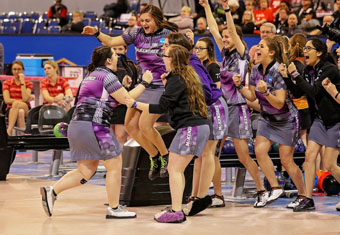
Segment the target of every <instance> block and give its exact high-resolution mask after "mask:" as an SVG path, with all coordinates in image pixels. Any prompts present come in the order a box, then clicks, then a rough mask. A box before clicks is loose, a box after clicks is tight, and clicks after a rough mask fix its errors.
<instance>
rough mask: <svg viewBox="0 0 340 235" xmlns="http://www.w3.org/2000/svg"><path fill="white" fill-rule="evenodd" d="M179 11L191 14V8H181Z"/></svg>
mask: <svg viewBox="0 0 340 235" xmlns="http://www.w3.org/2000/svg"><path fill="white" fill-rule="evenodd" d="M181 11H186V12H189V14H191V8H190V7H188V6H184V7H182V9H181Z"/></svg>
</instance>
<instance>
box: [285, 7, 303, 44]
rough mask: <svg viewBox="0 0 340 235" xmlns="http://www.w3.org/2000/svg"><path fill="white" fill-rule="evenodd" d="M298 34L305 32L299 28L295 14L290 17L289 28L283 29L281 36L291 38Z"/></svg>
mask: <svg viewBox="0 0 340 235" xmlns="http://www.w3.org/2000/svg"><path fill="white" fill-rule="evenodd" d="M296 33H303V30H302V29H301V28H300V27H299V26H298V18H297V15H295V14H294V13H292V14H290V15H289V16H288V27H286V28H285V27H282V28H281V31H280V34H282V35H286V36H287V37H289V38H290V37H291V36H293V35H294V34H296Z"/></svg>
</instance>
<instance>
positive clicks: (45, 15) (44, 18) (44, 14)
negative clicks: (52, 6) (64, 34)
mask: <svg viewBox="0 0 340 235" xmlns="http://www.w3.org/2000/svg"><path fill="white" fill-rule="evenodd" d="M40 17H41V19H43V20H47V19H48V17H47V12H44V13H43V14H42V15H41V16H40Z"/></svg>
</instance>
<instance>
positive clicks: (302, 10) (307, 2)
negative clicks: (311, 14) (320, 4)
mask: <svg viewBox="0 0 340 235" xmlns="http://www.w3.org/2000/svg"><path fill="white" fill-rule="evenodd" d="M309 8H311V9H313V3H312V0H301V7H299V8H298V9H297V10H296V11H295V12H294V13H295V14H296V16H297V17H298V21H299V22H300V21H302V19H304V18H305V15H306V12H307V10H308V9H309Z"/></svg>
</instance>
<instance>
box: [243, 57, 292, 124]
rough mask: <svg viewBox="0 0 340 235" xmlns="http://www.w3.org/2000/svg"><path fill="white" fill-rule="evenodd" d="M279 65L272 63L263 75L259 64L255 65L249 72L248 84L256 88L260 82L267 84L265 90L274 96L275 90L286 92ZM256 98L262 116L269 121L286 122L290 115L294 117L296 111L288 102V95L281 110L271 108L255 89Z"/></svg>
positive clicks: (289, 101) (290, 102)
mask: <svg viewBox="0 0 340 235" xmlns="http://www.w3.org/2000/svg"><path fill="white" fill-rule="evenodd" d="M278 67H279V63H278V62H272V63H271V64H269V65H268V67H267V71H266V73H265V74H263V69H262V65H261V64H257V65H255V66H254V67H253V69H252V70H251V75H250V79H249V84H250V85H251V86H254V87H256V86H257V84H258V82H259V81H260V80H263V81H265V82H266V83H267V89H268V90H269V92H270V93H272V94H273V95H275V91H277V90H287V86H286V83H285V82H284V80H283V78H282V76H281V74H280V72H279V70H278ZM255 94H256V97H257V98H258V99H259V102H260V105H261V114H262V116H266V117H269V118H270V119H271V120H275V121H281V120H287V119H289V118H290V117H291V116H292V115H296V113H297V109H296V108H295V106H294V105H293V103H292V101H291V100H290V98H289V96H288V94H287V96H286V100H285V104H284V105H283V107H282V108H281V109H277V108H275V107H273V106H272V105H271V104H270V103H269V102H268V101H267V99H266V97H265V96H264V95H262V94H261V93H260V92H259V91H257V89H255Z"/></svg>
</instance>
